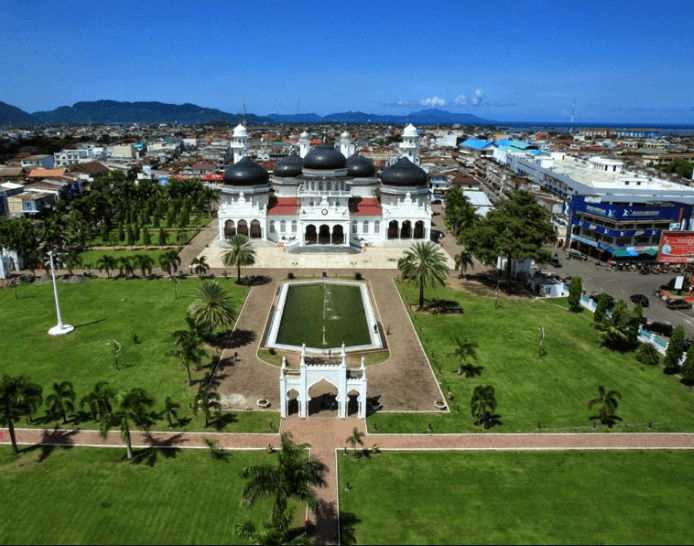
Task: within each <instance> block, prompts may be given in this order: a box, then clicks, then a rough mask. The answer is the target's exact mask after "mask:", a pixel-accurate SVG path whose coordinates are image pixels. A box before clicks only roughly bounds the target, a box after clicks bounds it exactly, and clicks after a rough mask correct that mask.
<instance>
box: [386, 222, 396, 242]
mask: <svg viewBox="0 0 694 546" xmlns="http://www.w3.org/2000/svg"><path fill="white" fill-rule="evenodd" d="M397 238H398V222H397V220H391V221H390V223H389V224H388V239H397Z"/></svg>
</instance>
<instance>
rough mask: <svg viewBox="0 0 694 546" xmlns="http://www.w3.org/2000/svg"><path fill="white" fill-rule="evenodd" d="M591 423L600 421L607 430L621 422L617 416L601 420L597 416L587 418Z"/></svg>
mask: <svg viewBox="0 0 694 546" xmlns="http://www.w3.org/2000/svg"><path fill="white" fill-rule="evenodd" d="M588 419H590V420H591V421H593V423H595V422H596V421H600V424H601V425H607V427H608V428H612V427H613V426H615V425H616V424H617V421H622V418H621V417H619V416H618V415H610V416H608V417H607V418H606V419H601V418H600V416H599V415H593V416H591V417H588Z"/></svg>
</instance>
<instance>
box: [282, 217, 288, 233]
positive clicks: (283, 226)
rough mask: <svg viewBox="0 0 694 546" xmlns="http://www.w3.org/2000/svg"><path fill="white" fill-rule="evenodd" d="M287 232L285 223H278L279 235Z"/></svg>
mask: <svg viewBox="0 0 694 546" xmlns="http://www.w3.org/2000/svg"><path fill="white" fill-rule="evenodd" d="M286 232H287V223H286V222H285V221H284V220H282V221H281V222H280V233H286Z"/></svg>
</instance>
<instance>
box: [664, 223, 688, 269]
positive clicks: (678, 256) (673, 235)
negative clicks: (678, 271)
mask: <svg viewBox="0 0 694 546" xmlns="http://www.w3.org/2000/svg"><path fill="white" fill-rule="evenodd" d="M658 261H659V262H661V263H694V231H663V232H662V233H661V234H660V245H658Z"/></svg>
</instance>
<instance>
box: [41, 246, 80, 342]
mask: <svg viewBox="0 0 694 546" xmlns="http://www.w3.org/2000/svg"><path fill="white" fill-rule="evenodd" d="M48 257H49V258H50V261H51V276H52V277H53V295H54V296H55V310H56V313H57V314H58V324H57V325H55V326H53V328H51V329H50V330H48V333H49V334H50V335H52V336H63V335H65V334H69V333H70V332H72V331H73V330H74V329H75V327H74V326H71V325H69V324H63V315H62V313H61V312H60V300H59V299H58V284H57V283H56V281H55V265H54V264H53V251H52V250H49V251H48Z"/></svg>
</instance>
